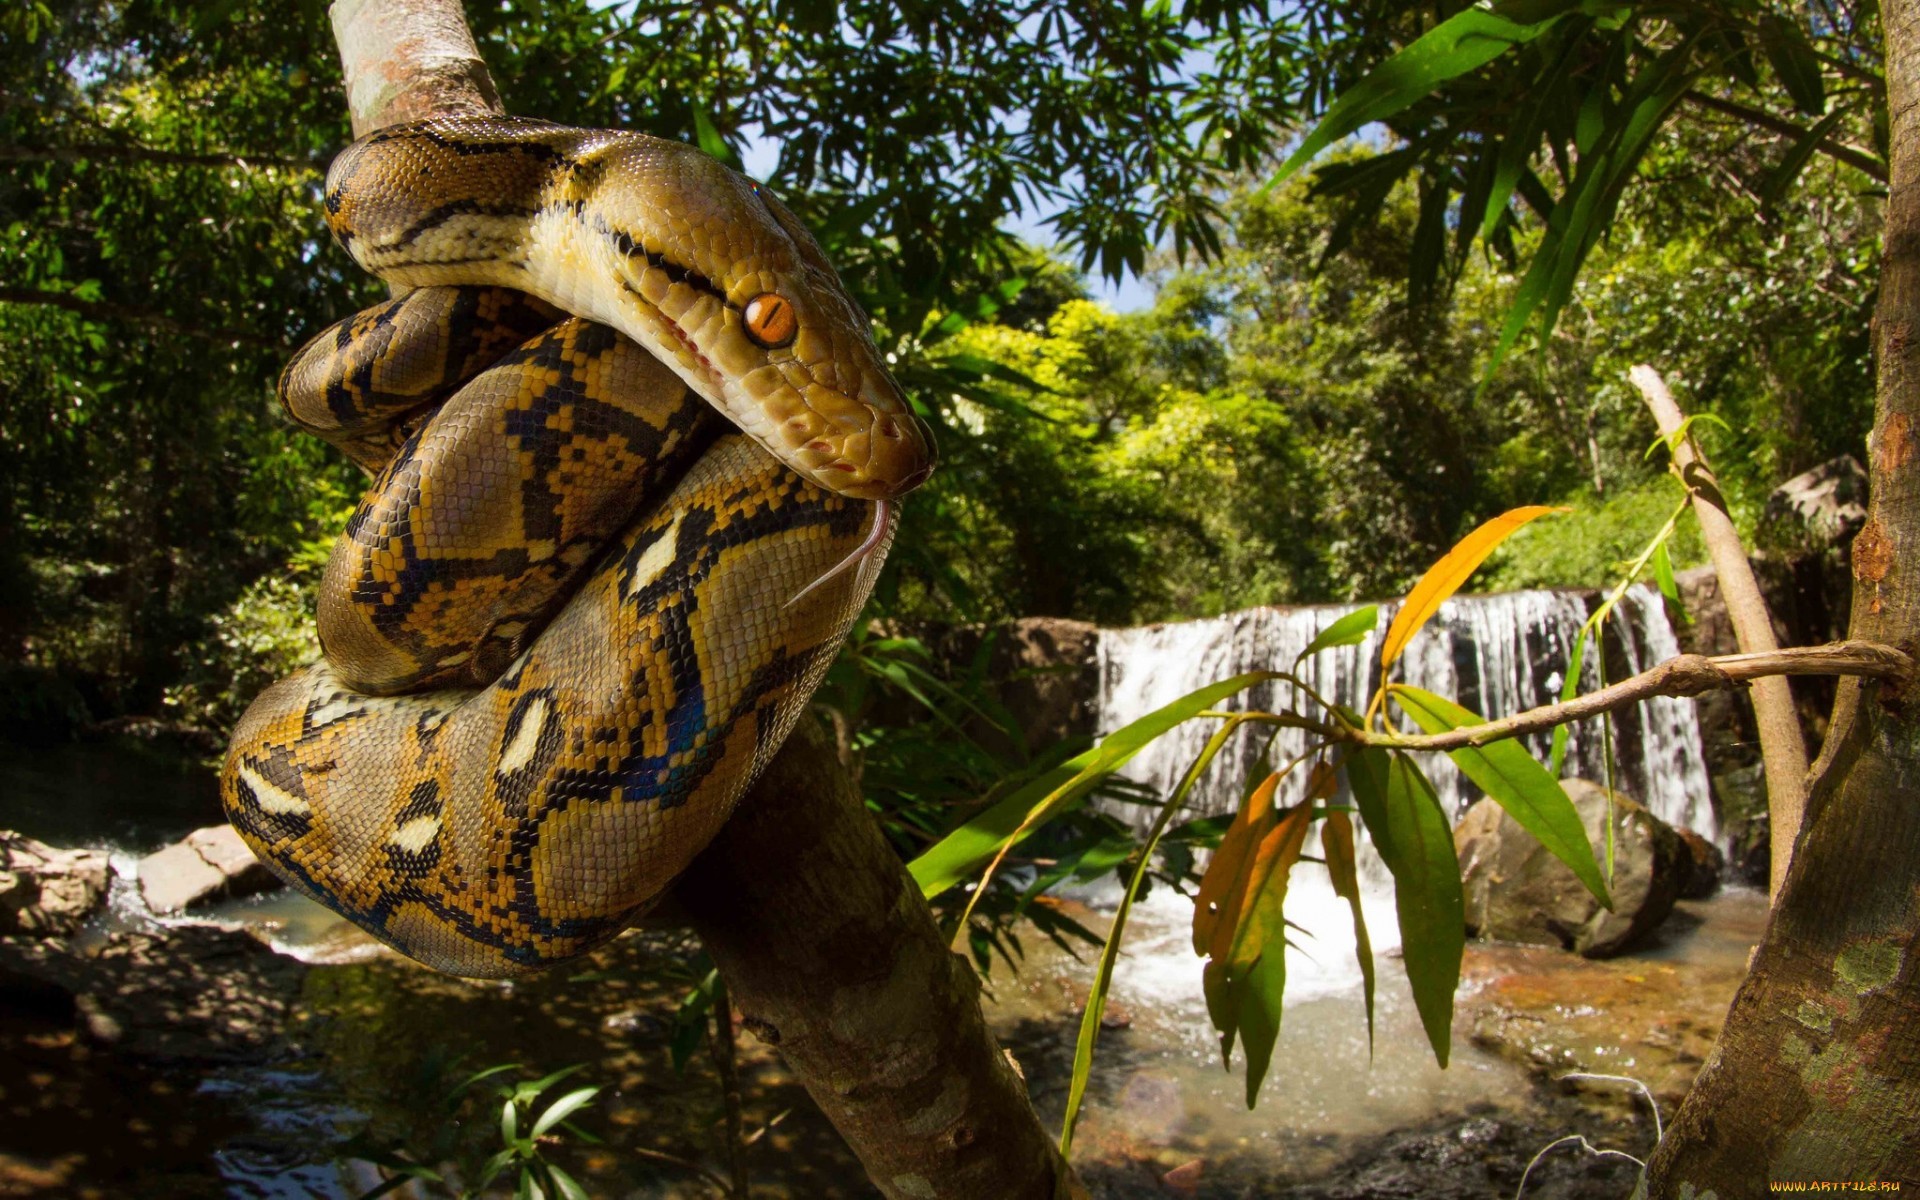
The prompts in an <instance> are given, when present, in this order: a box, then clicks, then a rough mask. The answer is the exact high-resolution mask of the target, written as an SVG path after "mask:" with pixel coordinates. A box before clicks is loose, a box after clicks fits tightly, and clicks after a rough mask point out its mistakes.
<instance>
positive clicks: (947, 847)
mask: <svg viewBox="0 0 1920 1200" xmlns="http://www.w3.org/2000/svg"><path fill="white" fill-rule="evenodd" d="M1278 677H1279V676H1278V673H1277V672H1274V671H1249V672H1248V673H1246V674H1244V675H1236V676H1234V677H1233V678H1231V679H1223V680H1221V681H1220V682H1218V683H1213V684H1209V685H1207V686H1206V687H1203V688H1199V689H1196V690H1195V691H1192V692H1189V693H1188V694H1187V695H1185V696H1182V697H1180V699H1178V700H1175V701H1174V702H1173V703H1171V704H1168V705H1166V706H1164V707H1162V708H1158V709H1155V710H1154V711H1153V712H1150V713H1148V714H1147V715H1146V716H1144V717H1141V718H1140V719H1139V720H1137V721H1134V722H1132V723H1130V724H1128V725H1125V726H1123V727H1122V728H1120V729H1116V730H1114V731H1113V732H1112V733H1110V734H1108V735H1107V736H1106V737H1105V738H1103V739H1101V741H1100V744H1099V745H1097V746H1095V747H1094V748H1093V749H1091V750H1088V751H1086V752H1084V753H1082V754H1079V755H1076V756H1075V757H1073V758H1070V759H1068V760H1067V761H1066V762H1064V763H1062V764H1060V765H1059V766H1058V767H1055V768H1053V769H1052V770H1050V771H1046V772H1044V773H1042V774H1041V775H1040V776H1039V777H1037V778H1035V779H1034V780H1033V781H1031V782H1030V783H1028V784H1027V785H1026V786H1024V787H1022V788H1021V789H1020V790H1019V791H1016V792H1015V793H1013V794H1012V795H1011V796H1008V797H1007V798H1006V799H1004V800H1002V801H1000V802H999V803H998V804H995V805H994V806H993V807H991V808H989V809H987V810H986V811H985V812H982V813H979V814H977V815H976V816H974V817H973V818H972V819H971V820H969V821H967V822H966V823H965V824H964V825H962V826H960V827H959V828H958V829H956V830H954V831H953V832H952V833H950V834H948V835H947V836H946V837H944V838H942V839H940V841H939V842H938V843H936V844H935V845H934V846H932V847H931V848H929V849H928V850H927V851H926V852H925V853H923V854H921V855H920V856H919V857H918V858H916V859H914V860H913V861H912V862H911V863H909V864H907V870H908V871H909V872H911V873H912V875H913V878H914V882H916V883H918V884H919V885H920V891H921V894H923V895H925V896H926V897H927V898H928V899H932V898H933V897H935V896H938V895H939V894H940V893H942V892H944V891H946V890H947V889H948V888H950V887H953V886H954V885H955V884H958V883H960V882H961V881H963V880H965V879H967V878H969V877H970V876H971V875H972V874H973V872H974V870H975V869H976V868H978V867H979V866H981V865H982V864H983V863H985V862H987V861H988V860H989V859H991V858H992V857H993V856H994V855H995V854H997V853H999V852H1000V850H1001V849H1003V848H1005V847H1008V846H1011V845H1013V844H1015V843H1016V842H1018V841H1019V840H1020V839H1021V838H1024V837H1026V836H1027V834H1029V833H1031V832H1032V831H1033V830H1034V829H1036V828H1038V827H1039V826H1040V825H1041V824H1043V823H1045V822H1046V821H1048V820H1050V819H1051V818H1053V817H1055V816H1057V815H1059V814H1060V813H1061V812H1063V811H1065V810H1066V809H1067V808H1068V807H1070V806H1071V805H1073V804H1074V803H1076V802H1078V801H1079V800H1081V799H1082V798H1083V797H1085V796H1086V794H1087V793H1088V792H1091V791H1092V790H1093V789H1094V788H1095V787H1097V786H1098V785H1099V784H1100V782H1101V780H1103V779H1105V778H1106V777H1107V776H1109V775H1111V774H1113V773H1114V772H1115V771H1117V770H1119V769H1120V768H1121V767H1123V766H1125V765H1126V764H1127V763H1128V762H1129V761H1130V760H1131V759H1132V758H1133V756H1134V755H1136V754H1138V753H1140V751H1141V750H1143V749H1145V748H1146V746H1147V744H1148V743H1149V742H1151V741H1153V740H1154V739H1155V738H1157V737H1159V736H1160V735H1161V734H1163V733H1165V732H1166V731H1167V730H1169V729H1172V728H1173V727H1174V726H1175V725H1178V724H1180V723H1181V722H1182V721H1186V720H1189V719H1191V718H1192V717H1193V716H1194V715H1195V714H1197V713H1201V712H1204V711H1206V710H1207V709H1209V708H1212V707H1213V706H1214V705H1216V704H1218V703H1219V702H1220V701H1222V700H1225V699H1226V698H1227V697H1229V696H1232V695H1234V694H1236V693H1238V692H1243V691H1245V690H1246V689H1248V688H1250V687H1252V686H1253V685H1254V684H1256V683H1264V682H1266V681H1268V680H1271V679H1276V678H1278Z"/></svg>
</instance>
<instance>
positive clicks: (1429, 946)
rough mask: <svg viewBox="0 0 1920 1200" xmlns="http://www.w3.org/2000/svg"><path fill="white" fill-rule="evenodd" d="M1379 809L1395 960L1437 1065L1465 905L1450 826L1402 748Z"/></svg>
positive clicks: (1449, 1021)
mask: <svg viewBox="0 0 1920 1200" xmlns="http://www.w3.org/2000/svg"><path fill="white" fill-rule="evenodd" d="M1386 810H1387V811H1386V825H1387V827H1389V828H1391V829H1392V830H1393V836H1392V838H1391V839H1390V842H1389V844H1390V845H1391V847H1392V854H1391V856H1390V857H1387V858H1386V862H1387V869H1388V870H1390V871H1392V872H1393V902H1394V908H1395V909H1396V910H1397V911H1398V913H1399V915H1400V954H1401V962H1402V963H1403V965H1405V967H1406V969H1407V982H1408V983H1410V984H1412V985H1413V1004H1414V1007H1415V1008H1416V1009H1418V1010H1419V1012H1420V1024H1421V1025H1422V1026H1423V1027H1424V1028H1425V1029H1426V1031H1427V1041H1428V1043H1430V1044H1431V1045H1432V1046H1433V1054H1434V1057H1435V1058H1436V1059H1438V1060H1439V1062H1440V1065H1441V1066H1443V1067H1444V1066H1446V1065H1447V1056H1448V1053H1449V1051H1450V1049H1451V1047H1452V1044H1453V993H1454V991H1455V989H1457V988H1458V987H1459V986H1460V960H1461V959H1462V957H1464V956H1465V954H1466V950H1467V906H1466V900H1465V898H1464V897H1463V896H1462V894H1461V890H1460V860H1459V859H1458V858H1457V857H1456V856H1455V855H1454V852H1453V825H1452V823H1451V822H1449V821H1448V820H1447V817H1446V814H1445V813H1443V812H1441V811H1440V801H1439V798H1438V797H1436V796H1435V795H1434V793H1433V785H1432V784H1431V783H1428V782H1427V777H1426V776H1425V775H1423V774H1421V772H1420V768H1419V767H1417V766H1415V765H1414V763H1413V760H1412V759H1410V758H1408V757H1407V756H1406V755H1404V754H1396V755H1394V756H1393V761H1392V765H1391V766H1390V767H1389V768H1388V770H1387V794H1386ZM1374 841H1375V843H1376V844H1378V842H1379V838H1378V837H1376V838H1375V839H1374ZM1382 853H1383V857H1385V856H1386V855H1385V851H1384V850H1383V852H1382Z"/></svg>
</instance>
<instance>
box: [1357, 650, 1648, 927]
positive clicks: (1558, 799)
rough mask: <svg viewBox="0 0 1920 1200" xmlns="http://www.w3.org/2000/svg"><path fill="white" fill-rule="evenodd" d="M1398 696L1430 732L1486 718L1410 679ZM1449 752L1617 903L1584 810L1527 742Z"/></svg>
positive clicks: (1584, 879) (1598, 892)
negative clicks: (1414, 684)
mask: <svg viewBox="0 0 1920 1200" xmlns="http://www.w3.org/2000/svg"><path fill="white" fill-rule="evenodd" d="M1393 698H1394V699H1395V700H1397V701H1399V703H1400V707H1401V708H1402V709H1404V710H1405V711H1406V713H1407V715H1408V716H1410V717H1412V718H1413V720H1414V723H1415V724H1416V725H1418V726H1420V728H1421V729H1422V730H1424V731H1426V732H1427V733H1445V732H1447V731H1448V730H1450V729H1459V728H1462V727H1464V726H1468V725H1481V724H1484V723H1485V722H1484V721H1483V720H1482V719H1481V718H1480V717H1479V716H1478V715H1476V714H1474V713H1472V712H1469V711H1468V710H1466V709H1464V708H1462V707H1460V706H1459V705H1458V704H1455V703H1454V702H1453V701H1451V700H1448V699H1446V698H1445V697H1442V696H1436V695H1434V694H1433V693H1432V692H1428V691H1423V690H1422V689H1420V688H1417V687H1410V686H1408V685H1406V684H1395V685H1394V687H1393ZM1447 756H1448V757H1449V758H1451V759H1453V761H1454V765H1455V766H1457V767H1459V768H1460V771H1461V773H1462V774H1464V775H1465V776H1466V777H1467V778H1469V779H1471V780H1473V781H1474V782H1475V783H1477V784H1479V785H1480V787H1481V789H1482V790H1483V791H1485V792H1486V793H1487V795H1489V796H1491V797H1493V799H1494V800H1495V801H1496V802H1497V803H1498V804H1499V805H1500V807H1501V808H1504V809H1506V810H1507V815H1508V816H1511V817H1512V818H1513V819H1514V820H1515V821H1518V822H1519V823H1520V826H1521V828H1523V829H1525V830H1526V831H1527V832H1528V833H1531V834H1532V835H1533V836H1534V837H1536V838H1538V839H1540V844H1541V845H1542V846H1545V847H1546V848H1547V849H1548V850H1549V851H1551V852H1552V853H1553V856H1554V857H1555V858H1557V859H1559V860H1560V861H1561V862H1563V863H1565V864H1567V866H1568V867H1569V868H1570V869H1571V870H1572V871H1573V873H1574V875H1576V876H1577V877H1579V880H1580V882H1581V883H1583V884H1585V885H1586V887H1587V890H1588V891H1590V892H1592V893H1593V894H1594V897H1595V898H1596V899H1598V900H1599V901H1600V903H1601V904H1603V905H1605V906H1606V907H1607V908H1609V909H1611V908H1612V907H1613V900H1612V898H1611V897H1609V896H1608V895H1607V884H1606V880H1605V879H1604V878H1602V877H1601V874H1600V864H1599V863H1597V862H1596V861H1594V857H1593V845H1592V844H1591V843H1590V842H1588V841H1587V829H1586V826H1585V825H1583V824H1582V823H1581V821H1580V812H1579V810H1578V809H1576V808H1574V806H1573V801H1571V800H1569V799H1567V793H1566V790H1565V789H1564V788H1562V787H1561V786H1560V782H1559V781H1558V780H1557V779H1555V778H1554V777H1553V776H1551V775H1549V774H1547V769H1546V768H1545V767H1543V766H1541V765H1540V764H1539V763H1538V762H1537V761H1535V760H1534V757H1533V755H1531V754H1529V753H1527V748H1526V747H1525V746H1523V745H1521V744H1520V743H1519V742H1517V741H1514V740H1512V739H1511V738H1507V739H1503V740H1501V741H1497V742H1490V743H1488V744H1487V745H1484V746H1462V747H1461V748H1460V749H1458V750H1449V751H1447Z"/></svg>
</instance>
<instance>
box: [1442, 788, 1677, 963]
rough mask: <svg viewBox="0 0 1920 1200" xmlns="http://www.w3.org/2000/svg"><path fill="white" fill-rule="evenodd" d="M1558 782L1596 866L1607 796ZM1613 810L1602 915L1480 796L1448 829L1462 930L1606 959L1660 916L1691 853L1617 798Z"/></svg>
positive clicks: (1667, 829) (1668, 908) (1568, 874)
mask: <svg viewBox="0 0 1920 1200" xmlns="http://www.w3.org/2000/svg"><path fill="white" fill-rule="evenodd" d="M1564 786H1565V787H1566V790H1567V795H1568V796H1569V797H1570V798H1571V799H1572V800H1573V803H1574V807H1575V808H1576V809H1578V810H1579V812H1580V819H1581V820H1582V821H1583V822H1584V823H1585V825H1586V827H1587V838H1588V840H1589V841H1591V842H1592V844H1593V851H1594V856H1595V857H1596V858H1598V859H1599V860H1600V862H1601V868H1602V870H1605V866H1606V820H1607V814H1608V805H1607V790H1606V789H1605V788H1603V787H1601V786H1599V785H1598V784H1595V783H1589V782H1588V781H1586V780H1584V779H1569V780H1566V781H1564ZM1612 811H1613V821H1614V874H1613V883H1612V888H1611V890H1612V893H1613V901H1614V908H1613V911H1612V912H1608V911H1607V910H1606V909H1604V908H1602V907H1601V906H1600V902H1599V901H1598V900H1596V899H1595V898H1594V897H1593V895H1592V894H1591V893H1589V892H1588V891H1587V889H1586V888H1585V887H1584V886H1582V885H1581V883H1580V881H1579V880H1578V879H1576V878H1575V877H1574V874H1573V872H1572V871H1571V870H1569V869H1568V868H1567V867H1566V865H1565V864H1563V863H1561V862H1560V860H1559V859H1557V858H1555V857H1554V856H1553V855H1552V854H1550V853H1549V852H1548V851H1547V850H1546V849H1545V847H1543V846H1541V845H1540V843H1539V842H1538V841H1537V840H1535V838H1534V837H1533V835H1532V834H1529V833H1528V832H1527V831H1526V830H1524V829H1522V828H1521V827H1520V824H1519V822H1517V821H1515V820H1514V819H1513V818H1512V817H1509V816H1508V815H1507V814H1506V812H1505V810H1503V809H1502V808H1500V806H1499V805H1497V804H1496V803H1494V802H1493V801H1492V800H1490V799H1488V800H1481V801H1480V802H1478V803H1477V804H1475V805H1474V806H1473V807H1472V808H1470V809H1468V810H1467V815H1466V817H1465V818H1464V819H1462V820H1461V822H1460V824H1459V825H1458V826H1457V827H1456V828H1455V829H1454V833H1453V843H1454V850H1455V853H1457V854H1458V855H1459V858H1460V873H1461V877H1462V884H1463V886H1464V888H1465V890H1466V909H1467V932H1468V933H1469V934H1471V935H1473V936H1475V937H1481V938H1488V939H1491V940H1495V941H1507V942H1527V943H1531V944H1534V945H1543V946H1561V947H1564V948H1565V949H1568V950H1572V951H1574V952H1575V953H1578V954H1583V955H1586V956H1587V957H1588V958H1606V957H1608V956H1610V955H1614V954H1618V953H1620V952H1621V951H1623V950H1625V949H1627V948H1628V947H1630V946H1631V945H1633V943H1634V942H1635V941H1637V940H1638V939H1640V938H1641V937H1643V936H1645V935H1646V934H1647V933H1648V932H1649V931H1650V930H1652V929H1653V928H1654V927H1655V926H1657V925H1659V924H1660V922H1662V921H1664V920H1666V919H1667V915H1668V914H1669V913H1671V912H1672V911H1673V903H1674V901H1675V900H1677V899H1678V898H1679V896H1680V893H1681V891H1682V890H1683V889H1684V888H1685V887H1686V886H1687V884H1688V882H1689V880H1690V878H1691V877H1692V875H1693V871H1694V866H1693V855H1692V854H1690V853H1689V852H1688V850H1687V847H1686V844H1685V843H1684V842H1683V841H1682V840H1681V838H1680V836H1679V835H1678V834H1677V833H1676V832H1675V831H1674V830H1673V828H1672V826H1670V825H1668V824H1667V823H1666V822H1664V821H1662V820H1660V819H1659V818H1658V817H1655V816H1654V815H1653V814H1652V813H1650V812H1648V811H1647V810H1646V809H1644V808H1642V807H1641V806H1640V805H1639V804H1637V803H1635V802H1634V801H1633V800H1630V799H1628V798H1627V797H1626V796H1623V795H1621V794H1620V793H1618V792H1615V793H1613V809H1612Z"/></svg>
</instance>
